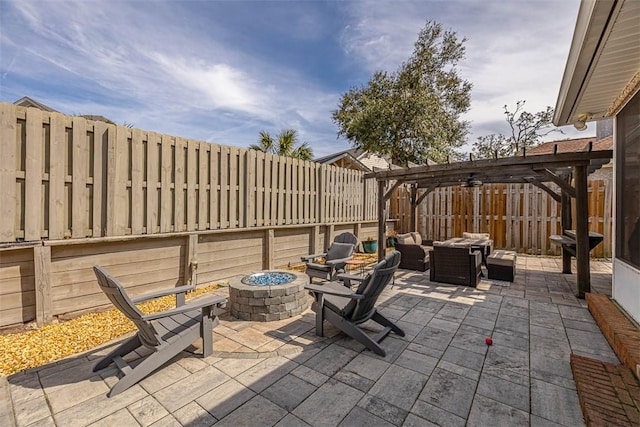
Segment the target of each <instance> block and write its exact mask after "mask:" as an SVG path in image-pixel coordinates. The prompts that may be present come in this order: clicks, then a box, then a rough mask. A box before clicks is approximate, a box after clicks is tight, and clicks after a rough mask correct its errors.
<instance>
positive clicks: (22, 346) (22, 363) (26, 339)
mask: <svg viewBox="0 0 640 427" xmlns="http://www.w3.org/2000/svg"><path fill="white" fill-rule="evenodd" d="M219 287H220V284H215V285H209V286H205V287H202V288H200V289H196V290H195V291H193V292H190V293H189V294H187V300H188V299H192V298H194V297H197V296H199V295H202V294H204V293H207V292H210V291H212V290H214V289H217V288H219ZM173 307H175V297H174V296H173V295H168V296H165V297H162V298H157V299H155V300H152V301H147V302H144V303H142V304H139V305H138V308H140V310H141V311H142V312H143V313H145V314H149V313H156V312H159V311H164V310H169V309H171V308H173ZM135 329H136V327H135V325H134V324H133V323H132V322H131V321H130V320H129V319H127V318H126V317H125V316H124V315H123V314H122V313H121V312H120V311H118V310H116V309H113V310H108V311H103V312H101V313H89V314H84V315H82V316H79V317H76V318H75V319H71V320H69V321H65V322H62V323H54V324H50V325H45V326H42V327H40V328H38V329H33V330H29V331H26V332H19V333H15V334H7V335H0V354H2V358H1V359H0V375H2V376H7V375H11V374H14V373H16V372H20V371H23V370H25V369H29V368H35V367H38V366H42V365H46V364H47V363H51V362H55V361H56V360H60V359H63V358H65V357H67V356H71V355H73V354H77V353H82V352H83V351H87V350H91V349H92V348H95V347H97V346H99V345H102V344H104V343H107V342H109V341H111V340H114V339H116V338H118V337H120V336H122V335H124V334H126V333H129V332H132V331H134V330H135Z"/></svg>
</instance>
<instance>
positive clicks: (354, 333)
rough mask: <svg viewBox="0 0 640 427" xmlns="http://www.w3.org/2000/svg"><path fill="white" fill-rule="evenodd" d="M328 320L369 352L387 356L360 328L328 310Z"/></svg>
mask: <svg viewBox="0 0 640 427" xmlns="http://www.w3.org/2000/svg"><path fill="white" fill-rule="evenodd" d="M326 319H327V320H328V321H329V323H331V324H332V325H334V326H335V327H336V328H338V329H340V330H341V331H342V332H344V333H345V334H347V335H349V336H350V337H351V338H353V339H354V340H356V341H358V342H359V343H360V344H362V345H364V346H365V347H367V348H368V349H369V350H371V351H372V352H374V353H375V354H377V355H379V356H382V357H384V356H386V354H387V353H386V352H385V351H384V349H383V348H382V347H381V346H380V344H378V343H377V342H376V341H375V340H373V339H372V338H371V337H370V336H369V335H368V334H367V333H366V332H364V331H363V330H362V329H360V328H359V327H358V326H356V325H354V324H353V323H351V322H348V321H346V320H345V319H344V318H343V317H342V316H340V315H338V314H336V313H334V312H332V311H329V310H327V312H326Z"/></svg>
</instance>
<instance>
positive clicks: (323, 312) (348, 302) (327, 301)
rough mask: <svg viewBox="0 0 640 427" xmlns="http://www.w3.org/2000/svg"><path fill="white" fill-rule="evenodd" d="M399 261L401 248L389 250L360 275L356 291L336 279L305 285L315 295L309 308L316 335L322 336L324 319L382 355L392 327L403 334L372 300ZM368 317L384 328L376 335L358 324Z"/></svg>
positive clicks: (388, 281) (388, 280)
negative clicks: (314, 321) (384, 256)
mask: <svg viewBox="0 0 640 427" xmlns="http://www.w3.org/2000/svg"><path fill="white" fill-rule="evenodd" d="M399 264H400V252H398V251H393V252H391V253H390V254H389V255H387V257H386V258H385V259H384V260H382V261H380V262H379V263H377V264H376V265H375V266H374V268H373V271H372V272H371V273H369V274H368V275H367V276H365V277H364V278H363V280H362V282H361V283H360V285H358V289H357V290H356V291H355V292H353V291H352V290H351V289H349V288H347V287H345V286H343V285H342V284H341V283H338V282H328V283H323V284H322V285H316V284H309V285H307V286H306V289H308V290H309V292H311V294H312V295H313V297H314V302H313V305H312V306H311V308H312V309H313V311H315V313H316V335H319V336H323V334H324V327H323V325H324V321H325V320H326V321H328V322H329V323H331V324H332V325H334V326H336V327H337V328H338V329H340V330H341V331H342V332H344V333H345V334H347V335H349V336H350V337H352V338H353V339H355V340H357V341H358V342H360V343H362V344H363V345H365V346H366V347H367V348H368V349H369V350H371V351H373V352H374V353H376V354H378V355H380V356H383V357H384V356H385V354H386V353H385V351H384V349H383V348H382V347H381V346H380V342H381V341H382V340H383V339H384V338H385V337H386V336H387V335H389V333H390V332H391V331H393V332H395V333H396V334H398V335H400V336H401V337H403V336H404V331H403V330H402V329H400V328H399V327H398V326H396V325H395V324H394V323H393V322H391V320H389V319H387V318H386V317H384V316H383V315H382V314H380V312H379V311H378V310H377V309H376V307H375V304H376V301H377V300H378V297H379V296H380V294H381V293H382V291H383V290H384V288H385V287H386V286H387V285H388V284H389V283H390V282H391V280H392V279H393V275H394V273H395V271H396V270H397V269H398V265H399ZM368 320H373V321H374V322H376V323H378V324H380V325H382V326H384V329H383V330H382V331H380V332H378V333H377V334H375V335H369V334H368V333H366V332H365V331H364V330H363V329H362V328H360V327H359V326H358V325H360V324H362V323H364V322H366V321H368Z"/></svg>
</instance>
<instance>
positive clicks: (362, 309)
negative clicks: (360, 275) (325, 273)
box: [344, 251, 400, 322]
mask: <svg viewBox="0 0 640 427" xmlns="http://www.w3.org/2000/svg"><path fill="white" fill-rule="evenodd" d="M398 265H400V252H398V251H393V252H391V253H390V254H389V255H387V257H386V258H385V259H384V260H382V261H380V262H379V263H378V264H376V265H375V267H374V268H373V272H371V273H369V274H368V275H367V277H366V278H365V279H364V280H363V281H362V283H360V285H359V286H358V289H357V290H356V294H362V295H364V296H365V298H363V299H361V300H351V301H350V302H349V304H348V305H347V306H346V307H345V309H344V313H345V316H346V317H348V318H350V319H351V320H352V321H354V322H358V321H360V320H363V319H368V318H369V317H370V316H371V314H372V313H373V311H374V310H375V305H376V301H377V300H378V297H379V296H380V294H381V293H382V291H383V290H384V288H385V287H386V286H387V285H388V284H389V283H390V282H391V280H392V279H393V275H394V274H395V272H396V270H397V269H398Z"/></svg>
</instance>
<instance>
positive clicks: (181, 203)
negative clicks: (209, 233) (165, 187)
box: [173, 138, 186, 232]
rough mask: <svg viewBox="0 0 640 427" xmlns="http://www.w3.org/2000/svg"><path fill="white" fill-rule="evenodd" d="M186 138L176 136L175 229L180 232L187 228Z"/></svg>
mask: <svg viewBox="0 0 640 427" xmlns="http://www.w3.org/2000/svg"><path fill="white" fill-rule="evenodd" d="M185 144H186V143H185V140H184V139H182V138H176V145H175V151H174V159H175V163H174V170H175V178H174V184H173V201H174V204H173V206H174V208H173V210H174V223H173V231H176V232H179V231H184V230H185V206H186V202H185V164H186V159H185V150H186V147H185Z"/></svg>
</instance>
